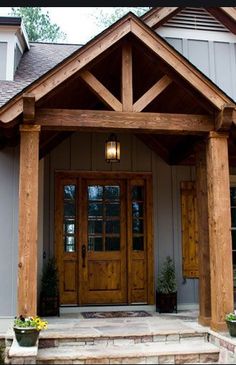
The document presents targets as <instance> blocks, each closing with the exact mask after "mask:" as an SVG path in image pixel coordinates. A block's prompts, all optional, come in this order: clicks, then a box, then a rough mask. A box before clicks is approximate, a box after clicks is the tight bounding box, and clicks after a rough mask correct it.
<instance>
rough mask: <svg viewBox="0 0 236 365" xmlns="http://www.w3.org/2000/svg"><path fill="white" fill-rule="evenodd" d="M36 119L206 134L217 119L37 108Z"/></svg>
mask: <svg viewBox="0 0 236 365" xmlns="http://www.w3.org/2000/svg"><path fill="white" fill-rule="evenodd" d="M35 122H36V124H38V125H41V126H42V127H43V129H47V130H71V131H74V130H83V129H84V130H87V129H89V128H93V129H94V128H96V129H97V130H110V129H115V130H123V131H125V130H128V131H135V132H156V133H170V134H171V133H176V134H186V133H192V134H204V133H208V132H209V131H213V130H214V120H213V118H211V117H209V116H207V115H192V114H168V113H144V112H143V113H134V112H115V111H106V110H72V109H37V110H36V115H35Z"/></svg>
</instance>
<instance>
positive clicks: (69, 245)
mask: <svg viewBox="0 0 236 365" xmlns="http://www.w3.org/2000/svg"><path fill="white" fill-rule="evenodd" d="M65 252H75V237H73V236H66V237H65Z"/></svg>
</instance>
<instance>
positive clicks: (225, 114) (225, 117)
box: [215, 104, 236, 131]
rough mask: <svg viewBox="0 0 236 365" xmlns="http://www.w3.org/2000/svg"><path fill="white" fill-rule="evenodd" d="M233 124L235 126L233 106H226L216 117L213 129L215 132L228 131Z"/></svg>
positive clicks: (235, 115) (235, 111) (235, 113)
mask: <svg viewBox="0 0 236 365" xmlns="http://www.w3.org/2000/svg"><path fill="white" fill-rule="evenodd" d="M233 123H234V124H236V109H235V106H234V105H230V104H226V105H225V106H224V107H223V108H222V110H221V111H220V112H219V113H218V114H217V116H216V120H215V129H216V130H217V131H229V130H230V128H231V126H232V124H233Z"/></svg>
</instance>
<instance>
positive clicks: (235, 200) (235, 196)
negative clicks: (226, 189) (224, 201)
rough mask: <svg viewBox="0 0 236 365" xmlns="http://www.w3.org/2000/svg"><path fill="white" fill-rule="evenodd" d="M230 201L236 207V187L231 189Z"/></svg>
mask: <svg viewBox="0 0 236 365" xmlns="http://www.w3.org/2000/svg"><path fill="white" fill-rule="evenodd" d="M230 201H231V206H235V207H236V187H231V188H230Z"/></svg>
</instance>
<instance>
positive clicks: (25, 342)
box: [13, 327, 40, 347]
mask: <svg viewBox="0 0 236 365" xmlns="http://www.w3.org/2000/svg"><path fill="white" fill-rule="evenodd" d="M13 329H14V331H15V335H16V340H17V342H18V344H19V346H23V347H30V346H35V345H36V342H37V340H38V337H39V332H40V331H38V330H37V329H36V328H30V327H28V328H27V327H26V328H20V327H13Z"/></svg>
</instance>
